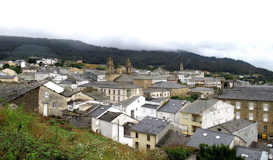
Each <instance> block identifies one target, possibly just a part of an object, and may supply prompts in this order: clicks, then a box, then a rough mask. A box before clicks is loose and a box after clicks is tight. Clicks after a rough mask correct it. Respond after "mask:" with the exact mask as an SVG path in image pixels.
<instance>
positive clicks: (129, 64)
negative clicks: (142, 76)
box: [126, 58, 132, 74]
mask: <svg viewBox="0 0 273 160" xmlns="http://www.w3.org/2000/svg"><path fill="white" fill-rule="evenodd" d="M126 73H127V74H132V65H131V61H130V60H129V58H128V60H127V61H126Z"/></svg>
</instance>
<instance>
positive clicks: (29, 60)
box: [27, 58, 36, 63]
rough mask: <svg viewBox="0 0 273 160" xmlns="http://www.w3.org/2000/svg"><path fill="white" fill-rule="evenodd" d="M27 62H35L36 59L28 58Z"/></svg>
mask: <svg viewBox="0 0 273 160" xmlns="http://www.w3.org/2000/svg"><path fill="white" fill-rule="evenodd" d="M27 62H28V63H36V59H32V58H29V59H28V61H27Z"/></svg>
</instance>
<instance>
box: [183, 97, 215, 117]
mask: <svg viewBox="0 0 273 160" xmlns="http://www.w3.org/2000/svg"><path fill="white" fill-rule="evenodd" d="M218 101H219V100H217V99H210V100H200V99H198V100H195V101H194V102H193V103H192V104H190V105H189V106H187V107H185V108H183V109H182V110H181V112H185V113H192V114H198V115H199V114H201V113H202V112H204V111H205V110H207V109H208V108H210V107H211V106H212V105H214V104H215V103H217V102H218Z"/></svg>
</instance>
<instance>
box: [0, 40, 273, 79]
mask: <svg viewBox="0 0 273 160" xmlns="http://www.w3.org/2000/svg"><path fill="white" fill-rule="evenodd" d="M29 56H43V57H56V58H61V59H66V60H73V61H76V60H79V59H81V60H85V61H87V62H89V63H95V64H105V63H106V61H107V58H108V57H109V56H111V58H112V59H113V61H114V63H115V62H117V63H120V64H125V63H126V60H127V59H128V58H129V59H130V60H131V62H132V65H133V66H134V67H136V66H141V67H143V68H146V67H147V66H148V65H153V66H160V67H162V68H165V69H168V70H171V71H172V70H179V67H180V63H181V62H182V63H183V65H184V68H185V69H199V70H203V71H210V72H230V73H233V74H262V75H265V76H266V77H273V73H272V72H271V71H268V70H266V69H263V68H256V67H254V66H252V65H251V64H249V63H246V62H244V61H242V60H233V59H230V58H216V57H205V56H201V55H197V54H194V53H191V52H187V51H183V50H177V51H145V50H142V51H135V50H120V49H117V48H109V47H100V46H94V45H90V44H86V43H83V42H81V41H76V40H63V39H46V38H29V37H12V36H0V59H1V60H14V59H18V58H28V57H29Z"/></svg>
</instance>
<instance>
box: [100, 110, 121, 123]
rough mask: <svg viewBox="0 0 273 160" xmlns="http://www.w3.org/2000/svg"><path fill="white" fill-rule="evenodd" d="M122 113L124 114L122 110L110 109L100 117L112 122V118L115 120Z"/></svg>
mask: <svg viewBox="0 0 273 160" xmlns="http://www.w3.org/2000/svg"><path fill="white" fill-rule="evenodd" d="M120 114H122V113H121V112H110V111H107V112H106V113H105V114H104V115H102V116H101V117H100V118H99V119H100V120H104V121H107V122H111V121H112V120H114V119H115V118H117V117H118V116H119V115H120Z"/></svg>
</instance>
